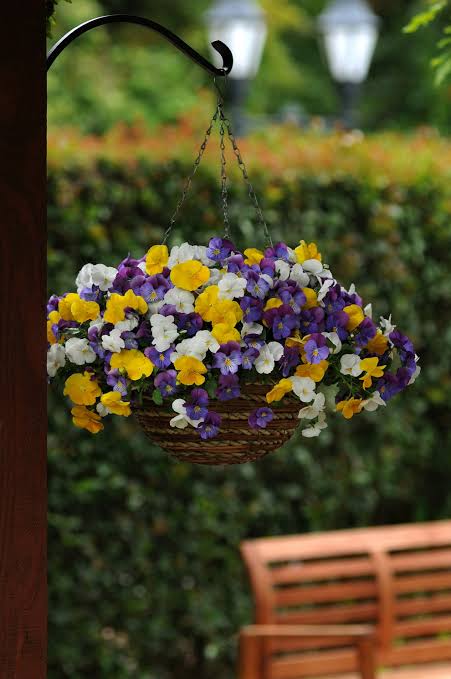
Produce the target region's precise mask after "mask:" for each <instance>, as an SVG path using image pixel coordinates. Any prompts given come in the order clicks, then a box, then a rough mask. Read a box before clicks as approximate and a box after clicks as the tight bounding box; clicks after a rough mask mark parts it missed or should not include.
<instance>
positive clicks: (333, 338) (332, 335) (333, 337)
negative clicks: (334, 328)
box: [321, 332, 343, 354]
mask: <svg viewBox="0 0 451 679" xmlns="http://www.w3.org/2000/svg"><path fill="white" fill-rule="evenodd" d="M321 334H322V335H323V337H325V338H326V339H328V340H329V341H330V342H332V344H333V345H334V348H333V350H332V354H339V353H340V351H341V349H342V347H343V344H342V342H341V339H340V338H339V336H338V334H337V333H336V332H323V333H321Z"/></svg>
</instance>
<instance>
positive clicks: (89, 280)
mask: <svg viewBox="0 0 451 679" xmlns="http://www.w3.org/2000/svg"><path fill="white" fill-rule="evenodd" d="M116 276H117V269H115V268H114V267H112V266H105V265H104V264H85V265H84V266H83V267H82V268H81V269H80V271H79V272H78V275H77V278H76V279H75V283H76V285H77V292H78V293H80V292H81V291H82V290H83V288H92V286H93V285H97V286H98V287H99V288H100V290H102V291H103V292H105V291H106V290H109V288H111V286H112V284H113V281H114V279H115V278H116Z"/></svg>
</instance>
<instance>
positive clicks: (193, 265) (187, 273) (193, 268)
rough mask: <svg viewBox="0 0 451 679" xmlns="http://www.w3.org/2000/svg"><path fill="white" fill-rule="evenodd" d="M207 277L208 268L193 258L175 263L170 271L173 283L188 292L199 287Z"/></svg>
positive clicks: (208, 274)
mask: <svg viewBox="0 0 451 679" xmlns="http://www.w3.org/2000/svg"><path fill="white" fill-rule="evenodd" d="M209 278H210V269H209V268H208V267H207V266H204V265H203V264H202V262H198V261H196V260H195V259H190V260H188V261H187V262H182V263H181V264H176V265H175V266H174V268H173V269H172V271H171V281H172V282H173V283H174V285H175V286H177V287H178V288H182V290H189V291H190V292H192V291H193V290H197V288H200V286H201V285H204V283H206V282H207V281H208V279H209Z"/></svg>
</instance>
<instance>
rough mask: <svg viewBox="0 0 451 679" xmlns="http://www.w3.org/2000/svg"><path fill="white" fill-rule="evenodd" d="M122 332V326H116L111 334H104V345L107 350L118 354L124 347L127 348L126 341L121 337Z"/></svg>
mask: <svg viewBox="0 0 451 679" xmlns="http://www.w3.org/2000/svg"><path fill="white" fill-rule="evenodd" d="M122 332H123V331H122V330H121V329H120V328H114V330H112V331H111V332H110V334H109V335H103V337H102V347H103V348H104V349H105V350H106V351H112V352H113V354H118V353H119V352H120V351H121V350H122V349H125V342H124V340H123V339H122V337H121V333H122Z"/></svg>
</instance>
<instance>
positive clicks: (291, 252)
mask: <svg viewBox="0 0 451 679" xmlns="http://www.w3.org/2000/svg"><path fill="white" fill-rule="evenodd" d="M287 251H288V261H289V262H292V263H293V264H294V263H295V262H297V259H298V258H297V257H296V253H295V251H294V250H293V248H289V247H287Z"/></svg>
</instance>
